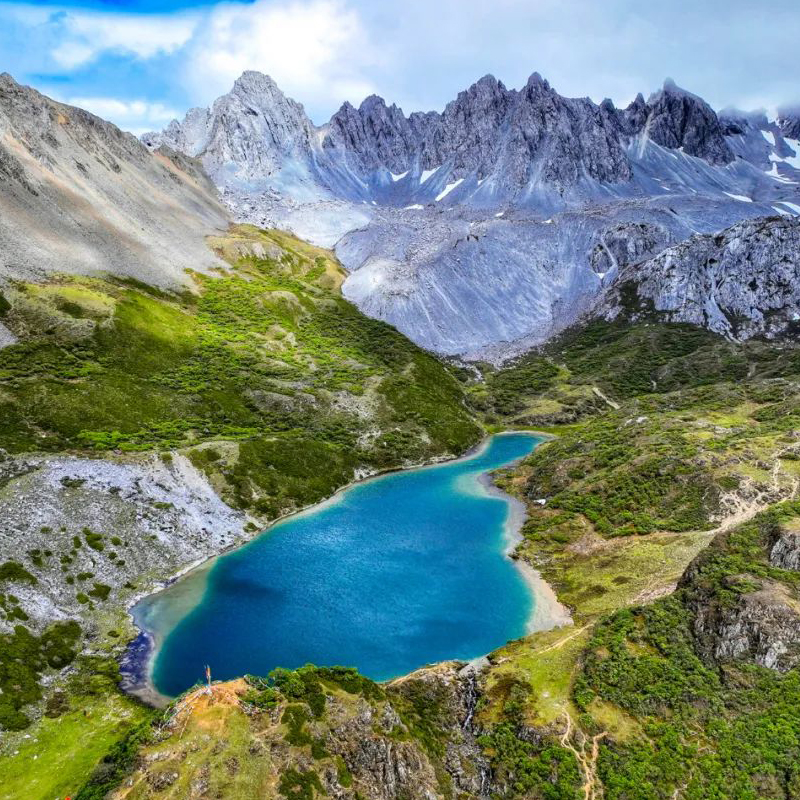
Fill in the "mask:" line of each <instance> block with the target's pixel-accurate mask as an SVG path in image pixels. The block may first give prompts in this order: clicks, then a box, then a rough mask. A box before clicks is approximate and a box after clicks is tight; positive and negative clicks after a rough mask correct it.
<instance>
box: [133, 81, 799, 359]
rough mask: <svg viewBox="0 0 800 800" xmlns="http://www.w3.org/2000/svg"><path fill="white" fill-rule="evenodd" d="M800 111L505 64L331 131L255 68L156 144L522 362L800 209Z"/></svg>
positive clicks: (447, 333)
mask: <svg viewBox="0 0 800 800" xmlns="http://www.w3.org/2000/svg"><path fill="white" fill-rule="evenodd" d="M799 119H800V117H798V115H796V114H792V113H790V112H785V113H784V114H781V115H779V118H778V119H777V120H776V121H770V120H769V119H767V117H766V116H765V115H764V114H761V113H745V112H738V111H733V110H728V111H725V112H721V113H719V114H718V113H716V112H715V111H714V110H713V109H712V108H711V107H710V106H709V105H708V104H707V103H706V102H705V101H703V100H702V99H701V98H700V97H697V96H696V95H693V94H691V93H690V92H687V91H685V90H683V89H681V88H679V87H678V86H676V85H675V83H674V82H672V81H670V80H667V81H666V82H665V83H664V85H663V87H662V88H661V89H660V90H659V91H657V92H655V93H654V94H652V95H651V96H650V97H649V98H648V99H647V100H645V99H644V97H643V95H641V94H640V95H638V96H637V97H636V99H635V100H634V101H633V102H632V103H631V104H630V105H628V106H627V108H624V109H617V108H615V107H614V105H613V103H612V102H611V101H609V100H605V101H603V102H602V103H600V104H599V105H598V104H596V103H594V102H592V101H591V100H590V99H588V98H577V99H575V98H566V97H562V96H561V95H559V94H558V93H557V92H556V91H555V90H554V89H553V88H552V87H551V86H550V85H549V84H548V82H547V81H546V80H544V79H543V78H542V77H541V76H540V75H538V74H537V73H534V74H533V75H532V76H531V77H530V79H529V80H528V82H527V83H526V85H525V86H524V87H523V88H522V89H519V90H516V89H508V88H506V87H505V86H504V85H503V84H502V83H501V82H500V81H498V80H497V79H495V78H494V77H492V76H490V75H487V76H485V77H483V78H481V79H480V80H479V81H478V82H477V83H475V84H473V85H472V86H471V87H470V88H469V89H467V90H466V91H463V92H461V93H459V95H458V96H457V98H456V99H455V100H453V101H452V102H450V103H449V104H448V105H447V106H446V107H445V109H444V111H443V112H441V113H438V112H428V113H421V112H414V113H412V114H410V115H409V116H406V115H405V114H404V113H403V111H402V110H401V109H399V108H398V107H397V106H396V105H387V104H386V102H385V101H384V100H383V99H382V98H380V97H377V96H371V97H368V98H367V99H366V100H364V102H363V103H361V105H360V106H359V107H358V108H355V107H354V106H352V105H351V104H349V103H345V104H344V105H342V107H341V108H340V109H339V110H338V111H337V112H336V113H335V114H334V115H333V117H332V118H331V119H330V121H329V122H328V123H326V124H325V125H322V126H319V127H317V126H315V125H314V124H313V123H312V122H311V120H310V119H309V118H308V116H307V115H306V114H305V112H304V110H303V107H302V106H301V105H300V104H298V103H297V102H295V101H294V100H292V99H290V98H287V97H286V96H285V95H284V94H283V93H282V92H281V91H280V89H279V88H278V86H277V85H276V84H275V82H274V81H273V80H272V79H271V78H269V77H268V76H266V75H262V74H260V73H256V72H245V73H244V74H243V75H242V76H241V77H240V78H239V79H238V80H237V81H236V82H235V84H234V87H233V89H232V90H231V92H229V93H228V94H226V95H224V96H222V97H220V98H219V99H217V100H216V101H215V102H214V104H213V105H212V106H211V108H209V109H192V110H191V111H189V112H188V113H187V115H186V117H185V118H184V120H183V122H178V121H173V122H172V123H171V124H170V125H169V126H168V127H167V128H166V129H165V130H164V131H163V132H161V133H152V134H146V135H145V136H143V137H142V140H143V142H144V143H145V144H146V145H147V146H148V147H149V148H151V149H153V150H156V149H157V148H158V147H160V146H162V145H166V146H167V147H168V148H170V149H172V150H176V151H179V152H181V153H183V154H185V155H188V156H191V157H196V158H198V159H200V161H201V162H202V164H203V166H204V167H205V169H206V171H207V172H208V174H209V175H210V177H211V178H212V180H213V181H214V182H215V183H216V185H217V186H218V188H219V190H220V193H221V196H222V198H223V201H224V202H225V203H226V205H227V206H228V208H229V209H230V211H231V213H232V214H233V215H234V217H235V218H236V219H238V220H241V221H247V222H253V223H256V224H259V225H275V226H278V227H283V228H288V229H290V230H292V231H293V232H295V233H297V234H298V235H300V236H302V237H304V238H307V239H309V240H311V241H313V242H315V243H317V244H320V245H324V246H329V247H330V246H333V247H335V250H336V253H337V255H338V257H339V258H340V260H341V261H342V263H343V264H344V266H345V267H346V268H347V269H348V271H349V273H350V275H349V277H348V279H347V281H346V282H345V285H344V293H345V296H346V297H348V299H350V300H352V301H353V302H355V303H356V304H357V305H358V306H359V307H360V308H361V309H362V310H363V311H364V312H365V313H367V314H368V315H370V316H373V317H377V318H380V319H383V320H385V321H387V322H389V323H391V324H392V325H394V326H396V327H397V328H398V329H399V330H400V331H402V332H403V333H405V334H406V335H407V336H409V337H410V338H411V339H412V340H414V341H415V342H417V343H418V344H421V345H422V346H424V347H426V348H428V349H431V350H434V351H436V352H439V353H442V354H447V355H467V356H468V357H490V358H503V357H505V356H508V355H509V354H512V353H514V352H518V351H520V350H524V349H526V348H528V347H530V346H531V345H535V344H538V343H541V342H542V341H544V340H546V339H547V338H549V337H552V336H553V335H554V334H555V333H557V332H558V331H560V330H563V329H564V328H566V327H567V326H569V325H570V324H572V323H573V322H575V321H576V320H577V319H579V318H580V317H581V315H583V314H585V313H586V312H587V311H588V310H589V309H590V308H591V307H592V306H593V304H594V303H595V302H596V300H597V297H598V295H599V294H600V293H602V291H604V289H605V287H607V286H608V285H609V284H610V283H611V282H613V280H614V276H615V275H616V273H617V270H618V269H619V268H621V267H623V266H625V265H627V263H629V262H630V261H634V262H637V263H638V262H642V261H644V260H646V259H647V258H648V257H651V256H655V255H656V254H657V253H658V252H660V251H661V250H662V249H664V248H665V247H667V246H670V245H674V244H677V243H678V242H682V241H685V240H687V239H689V238H690V237H692V236H694V235H698V234H708V233H713V232H716V231H719V230H722V229H724V228H728V227H730V226H731V225H734V224H735V223H737V222H739V221H741V220H744V219H749V218H754V217H776V218H777V217H781V216H784V217H791V216H796V215H798V214H800V140H798V138H797V137H798V135H799V131H800V122H798V120H799ZM776 224H777V223H776ZM612 242H613V244H611V243H612ZM742 266H743V267H744V266H745V265H744V264H742ZM751 299H752V303H751V304H753V305H755V304H757V298H755V297H754V298H751ZM791 300H792V302H794V301H795V300H796V298H791ZM744 305H747V302H745V303H744ZM721 313H723V315H724V314H725V313H727V312H726V310H725V309H724V308H723V309H721ZM791 313H793V312H791V311H790V312H787V314H788V315H789V316H790V315H791ZM717 327H719V326H717ZM739 327H740V329H741V331H742V332H745V331H747V332H748V333H750V334H752V333H759V332H765V331H766V328H764V327H763V326H762V325H760V324H759V323H758V321H757V320H756V321H755V322H754V324H751V325H745V326H739ZM726 329H727V330H732V329H733V326H732V325H728V326H727V328H726ZM769 330H770V331H772V332H774V331H775V330H776V327H775V326H774V325H773V326H771V327H770V328H769Z"/></svg>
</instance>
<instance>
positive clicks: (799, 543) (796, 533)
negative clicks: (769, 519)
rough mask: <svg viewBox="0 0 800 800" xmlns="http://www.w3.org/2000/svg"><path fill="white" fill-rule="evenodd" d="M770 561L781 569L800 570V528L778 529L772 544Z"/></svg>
mask: <svg viewBox="0 0 800 800" xmlns="http://www.w3.org/2000/svg"><path fill="white" fill-rule="evenodd" d="M769 563H770V564H772V566H773V567H778V568H779V569H791V570H800V530H789V529H786V528H780V529H779V530H778V531H777V533H776V534H775V536H774V537H773V540H772V542H771V545H770V551H769Z"/></svg>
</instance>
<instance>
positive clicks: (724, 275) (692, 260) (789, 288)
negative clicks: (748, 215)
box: [599, 217, 800, 339]
mask: <svg viewBox="0 0 800 800" xmlns="http://www.w3.org/2000/svg"><path fill="white" fill-rule="evenodd" d="M627 287H634V288H635V292H636V294H637V295H638V298H639V303H640V305H641V307H642V308H643V309H644V310H645V311H646V310H649V309H653V310H655V311H657V312H662V313H663V314H664V315H665V316H666V317H667V318H668V319H670V320H672V321H674V322H690V323H693V324H695V325H700V326H702V327H705V328H708V329H709V330H712V331H715V332H717V333H720V334H723V335H725V336H729V337H732V338H737V339H747V338H750V337H752V336H756V335H764V336H769V337H771V336H776V335H778V334H781V333H785V332H787V331H789V330H792V329H794V328H795V327H796V323H797V320H798V319H800V219H798V218H796V217H767V218H760V219H754V220H746V221H744V222H739V223H737V224H736V225H733V226H731V227H730V228H728V229H726V230H724V231H722V232H720V233H717V234H706V235H700V236H693V237H692V238H691V239H688V240H687V241H685V242H681V243H680V244H677V245H674V246H672V247H669V248H667V249H666V250H664V251H663V252H662V253H660V254H659V255H657V256H656V257H655V258H652V259H650V260H649V261H645V262H643V263H640V264H636V265H633V266H629V267H627V268H625V269H624V270H621V272H620V274H619V277H618V279H617V281H616V284H615V285H614V286H613V287H612V288H611V289H610V290H609V292H608V294H607V296H606V297H605V298H604V299H603V300H602V301H601V303H600V307H599V310H600V313H601V314H602V315H603V316H605V317H606V318H614V317H616V316H617V315H618V314H620V313H622V312H623V311H625V305H626V300H625V289H626V288H627ZM628 310H629V311H630V313H632V316H633V317H636V316H638V315H639V314H640V313H641V311H640V310H630V309H628Z"/></svg>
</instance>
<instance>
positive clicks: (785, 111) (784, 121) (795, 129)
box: [778, 107, 800, 139]
mask: <svg viewBox="0 0 800 800" xmlns="http://www.w3.org/2000/svg"><path fill="white" fill-rule="evenodd" d="M778 125H779V126H780V129H781V132H782V133H783V135H784V136H786V137H787V138H788V139H800V108H796V107H795V108H782V109H778Z"/></svg>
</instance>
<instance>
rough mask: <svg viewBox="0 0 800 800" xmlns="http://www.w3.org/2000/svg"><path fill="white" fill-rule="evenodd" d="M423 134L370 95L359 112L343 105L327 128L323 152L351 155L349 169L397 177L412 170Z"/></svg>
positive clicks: (421, 129) (421, 130)
mask: <svg viewBox="0 0 800 800" xmlns="http://www.w3.org/2000/svg"><path fill="white" fill-rule="evenodd" d="M423 133H424V130H423V126H420V125H417V126H416V127H415V126H413V125H412V124H411V121H410V120H408V119H406V116H405V114H403V111H402V109H400V108H398V107H397V106H396V105H394V104H392V105H391V106H387V105H386V102H385V101H384V99H383V98H382V97H378V96H377V95H374V94H373V95H370V96H369V97H367V98H366V99H365V100H364V101H363V102H362V103H361V105H360V106H359V107H358V109H356V108H354V107H353V106H352V105H351V104H350V103H347V102H346V103H344V104H343V105H342V107H341V108H340V109H339V110H338V111H337V112H336V113H335V114H334V115H333V117H332V118H331V121H330V123H329V124H328V127H327V133H326V135H325V138H324V140H323V148H326V149H329V150H332V149H339V150H341V151H342V153H343V154H344V156H345V158H347V156H348V155H349V154H352V155H353V156H354V158H353V161H354V162H355V163H354V164H353V165H352V166H357V167H360V168H362V169H367V170H373V169H377V168H378V167H386V168H387V169H388V170H390V171H391V172H393V173H396V174H400V173H403V172H406V171H407V170H408V169H409V168H410V167H411V164H412V162H413V160H414V156H415V153H416V151H417V150H418V149H419V146H420V144H421V136H422V134H423Z"/></svg>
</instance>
